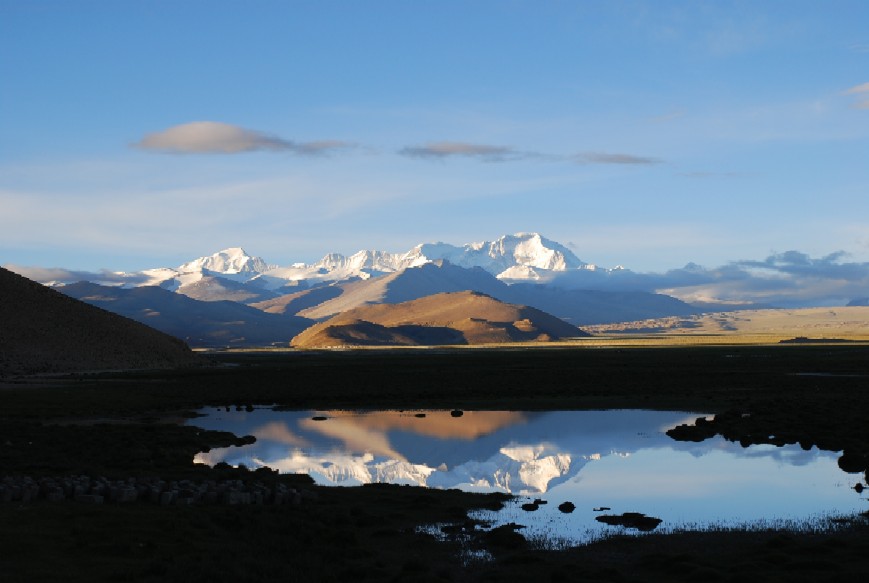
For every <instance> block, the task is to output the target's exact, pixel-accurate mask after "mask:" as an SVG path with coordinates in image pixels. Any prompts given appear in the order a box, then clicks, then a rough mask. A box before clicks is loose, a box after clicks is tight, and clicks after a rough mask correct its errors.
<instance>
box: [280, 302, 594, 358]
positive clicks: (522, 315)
mask: <svg viewBox="0 0 869 583" xmlns="http://www.w3.org/2000/svg"><path fill="white" fill-rule="evenodd" d="M586 335H587V334H586V333H585V332H582V331H581V330H579V329H578V328H576V327H574V326H571V325H570V324H567V323H566V322H564V321H562V320H559V319H558V318H556V317H555V316H552V315H549V314H547V313H545V312H541V311H540V310H537V309H535V308H529V307H527V306H516V305H513V304H505V303H503V302H500V301H498V300H496V299H494V298H492V297H490V296H487V295H485V294H481V293H477V292H469V291H463V292H455V293H441V294H435V295H431V296H426V297H424V298H420V299H417V300H412V301H409V302H403V303H399V304H376V305H370V306H362V307H358V308H355V309H352V310H348V311H347V312H343V313H341V314H338V315H337V316H334V317H332V318H330V319H329V320H326V321H325V322H321V323H320V324H317V325H315V326H312V327H311V328H308V329H307V330H305V331H304V332H302V333H301V334H299V335H298V336H296V337H295V338H293V341H292V343H291V344H292V345H293V346H295V347H298V348H322V347H339V346H387V345H396V346H414V345H438V344H489V343H504V342H525V341H535V340H536V341H548V340H556V339H558V338H564V337H575V336H586Z"/></svg>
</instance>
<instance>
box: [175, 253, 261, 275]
mask: <svg viewBox="0 0 869 583" xmlns="http://www.w3.org/2000/svg"><path fill="white" fill-rule="evenodd" d="M269 268H270V266H269V265H268V264H267V263H266V262H265V261H263V260H262V259H261V258H260V257H252V256H250V255H248V254H247V252H246V251H245V250H244V249H242V248H241V247H230V248H229V249H224V250H223V251H218V252H217V253H215V254H214V255H209V256H208V257H200V258H198V259H194V260H193V261H190V262H188V263H185V264H184V265H182V266H180V267H179V268H178V270H179V271H180V272H181V273H191V272H202V271H210V272H213V273H222V274H226V275H235V274H240V273H245V274H251V275H253V274H256V273H263V272H265V271H268V270H269Z"/></svg>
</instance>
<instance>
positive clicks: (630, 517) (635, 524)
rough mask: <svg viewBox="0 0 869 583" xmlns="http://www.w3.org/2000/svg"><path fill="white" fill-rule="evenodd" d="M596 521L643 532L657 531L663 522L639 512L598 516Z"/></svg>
mask: <svg viewBox="0 0 869 583" xmlns="http://www.w3.org/2000/svg"><path fill="white" fill-rule="evenodd" d="M595 520H597V521H598V522H603V523H604V524H608V525H610V526H624V527H625V528H636V529H637V530H639V531H642V532H649V531H652V530H655V529H656V528H657V527H658V525H659V524H661V523H662V522H663V520H661V519H660V518H655V517H654V516H646V515H645V514H641V513H639V512H625V513H624V514H620V515H614V514H604V515H602V516H596V517H595Z"/></svg>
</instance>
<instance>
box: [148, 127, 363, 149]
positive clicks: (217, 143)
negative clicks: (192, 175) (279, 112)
mask: <svg viewBox="0 0 869 583" xmlns="http://www.w3.org/2000/svg"><path fill="white" fill-rule="evenodd" d="M134 146H135V147H137V148H140V149H143V150H153V151H158V152H167V153H171V154H238V153H242V152H254V151H258V150H271V151H275V152H278V151H283V152H291V153H294V154H300V155H316V154H326V153H329V152H333V151H335V150H340V149H345V148H349V147H352V146H353V144H351V143H349V142H343V141H340V140H320V141H314V142H293V141H291V140H285V139H283V138H279V137H277V136H272V135H269V134H266V133H263V132H259V131H256V130H249V129H246V128H242V127H239V126H234V125H231V124H226V123H221V122H216V121H194V122H190V123H185V124H181V125H177V126H173V127H171V128H168V129H165V130H163V131H159V132H154V133H151V134H148V135H146V136H145V137H144V138H142V139H141V140H140V141H139V142H137V143H135V144H134Z"/></svg>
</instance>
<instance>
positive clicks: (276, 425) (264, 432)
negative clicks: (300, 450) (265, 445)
mask: <svg viewBox="0 0 869 583" xmlns="http://www.w3.org/2000/svg"><path fill="white" fill-rule="evenodd" d="M253 436H254V437H256V438H257V439H267V440H269V441H274V442H277V443H283V444H285V445H296V446H300V447H304V446H307V445H310V442H309V441H308V440H307V439H305V438H304V437H300V436H298V435H296V434H294V433H293V432H291V431H290V429H289V427H287V424H286V423H281V422H279V421H272V422H271V423H266V424H265V425H263V426H262V427H260V428H258V429H255V430H254V431H253Z"/></svg>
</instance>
